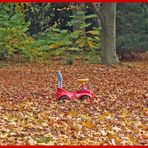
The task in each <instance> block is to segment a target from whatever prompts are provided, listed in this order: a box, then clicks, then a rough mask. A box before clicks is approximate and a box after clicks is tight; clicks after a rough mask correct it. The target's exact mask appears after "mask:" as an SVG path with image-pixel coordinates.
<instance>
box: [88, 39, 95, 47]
mask: <svg viewBox="0 0 148 148" xmlns="http://www.w3.org/2000/svg"><path fill="white" fill-rule="evenodd" d="M87 44H88V46H89V48H90V49H92V48H93V47H94V44H93V41H90V40H87Z"/></svg>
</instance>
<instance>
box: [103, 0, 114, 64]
mask: <svg viewBox="0 0 148 148" xmlns="http://www.w3.org/2000/svg"><path fill="white" fill-rule="evenodd" d="M102 14H103V21H101V26H102V50H101V59H102V63H103V64H107V65H111V64H115V63H116V62H117V59H116V3H104V4H103V5H102Z"/></svg>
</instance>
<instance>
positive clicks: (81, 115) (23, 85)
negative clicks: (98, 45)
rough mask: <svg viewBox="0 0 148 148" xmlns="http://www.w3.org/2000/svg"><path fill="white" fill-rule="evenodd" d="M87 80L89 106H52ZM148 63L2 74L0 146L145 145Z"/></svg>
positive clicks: (28, 68)
mask: <svg viewBox="0 0 148 148" xmlns="http://www.w3.org/2000/svg"><path fill="white" fill-rule="evenodd" d="M57 70H61V71H62V73H63V77H64V87H65V88H66V89H68V90H75V89H78V88H79V83H77V81H76V80H77V79H78V78H89V80H90V81H89V87H90V88H91V89H92V90H93V91H94V92H95V94H96V98H95V99H94V101H93V102H92V103H91V104H90V103H87V102H82V101H78V100H73V101H67V102H66V103H59V102H58V101H57V100H56V91H57V78H56V74H57ZM147 73H148V63H147V62H131V63H124V64H122V65H118V66H112V67H111V66H104V65H97V64H87V63H82V62H79V61H78V62H77V63H76V64H75V65H61V64H59V63H58V62H54V61H52V63H51V64H29V65H23V66H17V65H16V66H9V67H3V68H1V69H0V82H1V83H0V145H40V144H43V145H147V141H146V140H147V138H148V135H147V132H146V131H147V119H146V116H147V115H148V109H147V100H148V75H147Z"/></svg>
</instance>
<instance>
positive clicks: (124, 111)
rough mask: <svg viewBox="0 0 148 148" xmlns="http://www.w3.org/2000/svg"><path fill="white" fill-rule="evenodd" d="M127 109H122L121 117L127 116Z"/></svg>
mask: <svg viewBox="0 0 148 148" xmlns="http://www.w3.org/2000/svg"><path fill="white" fill-rule="evenodd" d="M128 114H129V113H128V111H127V110H123V111H122V113H121V117H123V118H125V117H127V116H128Z"/></svg>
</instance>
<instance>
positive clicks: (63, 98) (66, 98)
mask: <svg viewBox="0 0 148 148" xmlns="http://www.w3.org/2000/svg"><path fill="white" fill-rule="evenodd" d="M68 99H69V97H68V96H66V95H64V96H61V97H60V99H59V100H60V102H62V103H65V100H68Z"/></svg>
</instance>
